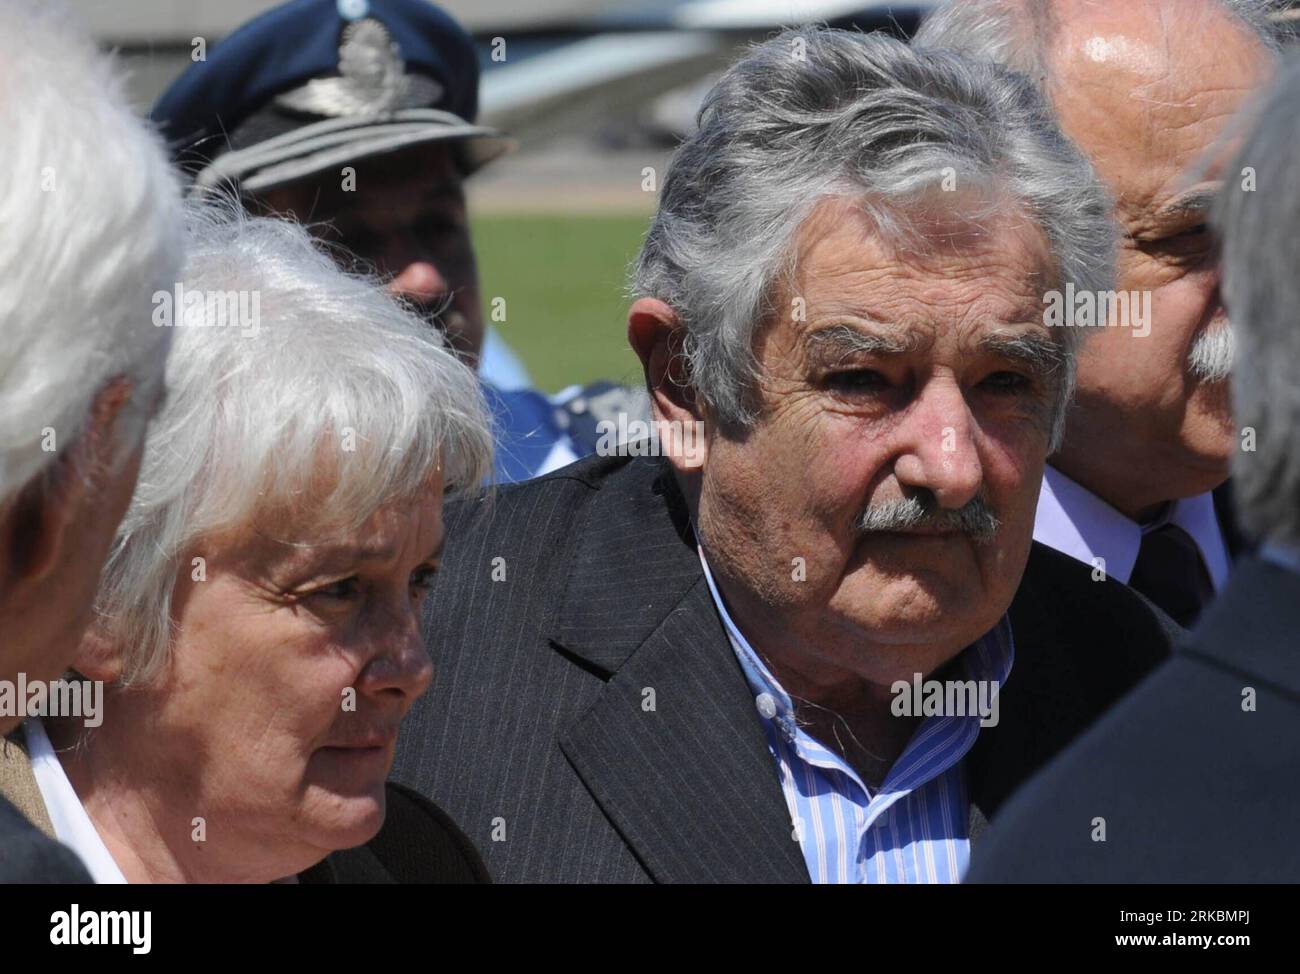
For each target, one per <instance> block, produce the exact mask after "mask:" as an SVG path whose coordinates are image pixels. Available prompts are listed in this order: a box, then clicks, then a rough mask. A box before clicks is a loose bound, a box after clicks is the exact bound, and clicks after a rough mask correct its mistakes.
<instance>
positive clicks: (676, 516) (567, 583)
mask: <svg viewBox="0 0 1300 974" xmlns="http://www.w3.org/2000/svg"><path fill="white" fill-rule="evenodd" d="M446 528H447V538H448V541H447V550H446V554H445V556H444V559H443V564H442V567H441V570H440V571H439V575H438V581H437V583H436V585H435V589H434V591H433V592H432V593H431V594H430V596H429V601H428V611H427V614H426V618H425V624H426V632H427V634H428V639H429V645H430V647H431V652H432V653H433V656H434V661H435V666H436V668H437V676H436V678H435V686H434V689H433V690H431V691H430V692H429V693H427V694H426V695H425V696H424V697H423V698H422V699H421V700H420V701H418V702H417V703H416V705H415V708H414V709H413V710H412V712H411V713H410V714H409V715H408V716H407V718H406V720H405V722H404V724H403V728H402V737H401V739H400V740H399V744H398V754H397V763H396V765H395V767H394V777H395V778H396V779H397V780H400V781H402V782H404V783H406V784H408V785H410V786H412V787H414V788H415V789H416V790H418V791H420V792H422V793H424V794H426V795H429V796H431V797H433V798H434V800H435V801H437V802H438V804H440V805H441V806H442V807H443V808H445V809H446V810H447V811H448V812H449V813H450V814H451V815H452V816H453V817H454V818H455V819H456V820H457V822H458V823H459V824H460V826H461V827H462V828H463V829H464V830H465V832H466V833H467V834H468V835H469V837H470V839H471V840H472V841H473V842H474V843H475V844H476V845H477V846H478V848H479V850H480V852H481V853H482V854H483V855H484V858H485V859H486V861H487V863H488V869H489V871H490V872H491V874H492V876H493V878H494V879H495V880H496V881H498V882H647V881H658V882H808V880H809V876H808V872H807V869H806V867H805V865H804V858H803V855H802V853H801V851H800V847H799V844H798V843H797V842H796V841H795V839H794V837H793V834H792V826H791V820H790V813H789V811H788V809H787V807H786V803H785V799H784V797H783V795H782V791H781V787H780V783H779V780H778V777H777V771H776V767H775V764H774V762H773V758H772V756H771V754H770V753H769V750H768V745H767V742H766V739H765V737H764V734H763V731H762V728H761V725H760V721H759V716H758V714H757V712H756V710H755V701H754V697H753V695H752V694H751V692H750V689H749V688H748V686H747V685H746V681H745V679H744V676H743V674H742V671H741V669H740V666H739V664H738V663H737V660H736V657H735V654H734V652H733V651H732V648H731V646H730V644H729V643H728V640H727V637H726V634H725V632H724V630H723V627H722V624H721V622H720V620H719V616H718V612H717V610H716V608H715V606H714V604H713V601H712V599H711V598H710V595H709V590H708V587H707V585H706V583H705V580H704V578H703V573H702V570H701V567H700V561H699V558H698V557H697V554H696V551H695V547H694V539H693V535H692V531H691V527H690V521H689V517H688V514H687V510H686V507H685V504H684V503H683V500H682V497H681V495H680V493H679V492H678V490H677V488H676V486H675V484H674V482H673V479H672V477H671V475H670V474H669V472H668V468H667V467H666V465H662V464H661V463H660V462H659V461H654V460H644V459H642V460H628V459H626V458H591V459H588V460H584V461H582V462H580V463H577V464H574V465H572V466H570V467H567V468H565V469H564V470H561V471H558V472H557V473H555V474H552V475H550V476H549V477H546V478H543V479H541V480H535V481H531V482H529V483H526V484H522V485H519V486H516V487H511V488H506V489H503V490H502V491H500V492H499V493H498V494H497V495H496V497H495V498H494V499H493V500H492V501H491V502H489V503H481V502H477V501H474V502H469V503H461V504H458V505H451V506H450V507H449V509H448V511H447V522H446ZM494 578H495V579H496V580H494ZM1017 603H1018V604H1017V606H1016V608H1015V609H1014V610H1013V612H1012V624H1013V627H1014V631H1015V639H1016V661H1015V666H1014V668H1013V669H1012V672H1011V677H1010V679H1009V680H1008V682H1007V684H1006V686H1005V687H1004V688H1003V690H1002V696H1001V700H1000V707H1001V713H1000V717H1001V720H1000V723H999V724H998V725H997V726H996V727H991V728H985V729H984V730H983V731H981V733H980V736H979V739H978V741H977V743H976V745H975V749H974V751H973V752H972V753H971V754H970V755H968V756H967V762H968V764H967V767H968V771H969V776H968V781H969V789H968V790H969V793H970V797H971V816H970V818H971V821H970V826H971V831H972V836H973V837H977V836H978V833H979V831H980V829H981V827H982V825H983V824H984V821H985V817H986V816H991V815H992V814H993V813H994V812H996V810H997V809H998V807H999V805H1000V804H1001V802H1002V800H1003V798H1004V797H1005V796H1006V795H1007V793H1008V792H1009V791H1010V790H1011V789H1012V788H1014V787H1015V786H1016V785H1018V784H1019V783H1020V782H1021V781H1022V780H1023V779H1024V778H1025V777H1026V776H1027V775H1028V774H1029V773H1030V772H1031V771H1032V770H1033V769H1034V768H1036V767H1038V766H1039V765H1040V764H1042V763H1043V762H1045V761H1046V760H1047V759H1048V758H1050V757H1051V756H1052V755H1053V754H1055V753H1056V752H1057V751H1058V750H1059V749H1060V748H1062V747H1063V746H1064V745H1065V744H1066V743H1067V742H1068V741H1069V740H1071V739H1072V738H1073V737H1074V736H1075V735H1076V734H1077V733H1078V732H1079V731H1080V730H1081V729H1082V728H1083V727H1084V726H1085V725H1086V724H1088V723H1089V722H1090V721H1091V720H1093V719H1094V718H1095V717H1096V715H1097V714H1098V713H1100V712H1101V711H1102V710H1103V709H1104V708H1105V707H1106V706H1107V705H1108V704H1109V703H1110V702H1111V701H1112V700H1114V699H1115V698H1117V697H1118V696H1119V695H1120V694H1121V693H1122V692H1123V691H1124V689H1126V688H1127V687H1129V686H1131V685H1132V684H1133V683H1135V682H1136V681H1137V680H1138V679H1139V678H1140V677H1141V675H1142V674H1143V673H1145V672H1146V671H1147V670H1148V669H1149V668H1150V667H1151V666H1153V665H1154V664H1155V662H1156V661H1157V660H1158V659H1159V658H1160V657H1161V656H1162V654H1164V653H1166V652H1167V651H1168V645H1169V632H1168V630H1166V629H1165V628H1163V627H1162V625H1161V622H1160V621H1158V620H1157V618H1156V616H1155V614H1153V613H1152V611H1151V610H1150V609H1149V608H1148V607H1147V605H1146V604H1145V603H1143V602H1142V601H1141V600H1140V599H1138V598H1137V596H1136V595H1134V594H1133V593H1132V592H1130V591H1129V590H1128V589H1127V588H1125V587H1124V586H1122V585H1119V584H1118V583H1115V582H1110V581H1103V582H1093V581H1091V577H1090V573H1089V570H1088V568H1087V566H1084V565H1081V564H1079V563H1078V562H1075V561H1073V560H1072V559H1069V558H1067V557H1065V556H1064V555H1058V554H1056V553H1055V552H1052V551H1050V550H1048V549H1045V548H1040V547H1039V546H1035V550H1034V553H1033V555H1032V557H1031V565H1030V571H1029V577H1028V578H1027V579H1026V582H1025V584H1024V585H1022V587H1021V596H1020V597H1018V600H1017Z"/></svg>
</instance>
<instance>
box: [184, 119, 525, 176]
mask: <svg viewBox="0 0 1300 974" xmlns="http://www.w3.org/2000/svg"><path fill="white" fill-rule="evenodd" d="M445 140H456V141H458V142H460V141H464V142H465V143H466V144H465V152H464V159H463V165H464V167H465V169H466V172H472V171H473V170H475V169H477V168H478V167H479V166H481V165H483V164H484V163H487V162H489V161H491V160H492V159H495V158H496V157H497V156H499V155H501V154H502V153H503V152H508V151H510V149H511V148H513V147H514V143H513V142H512V141H511V140H510V139H508V138H506V137H504V136H502V135H501V133H500V132H498V131H497V130H496V129H492V128H488V127H486V126H482V125H471V124H470V123H469V122H466V121H465V120H464V119H463V118H461V117H460V116H459V115H455V114H453V113H452V112H447V111H443V110H442V109H438V108H404V109H399V110H398V111H395V112H391V113H389V114H385V115H369V116H352V117H348V118H327V119H322V120H321V121H319V122H312V123H310V124H307V125H301V126H298V127H297V128H294V129H291V130H290V131H288V132H284V133H282V134H280V135H276V136H273V137H272V138H269V139H265V140H263V141H261V142H258V143H256V144H254V145H250V146H246V147H244V148H242V149H232V150H230V151H229V152H224V153H222V154H221V155H219V156H218V157H217V158H216V159H214V160H213V161H212V162H210V163H209V164H208V165H207V166H205V167H204V168H203V169H202V170H201V171H200V172H199V173H198V174H197V175H196V176H195V178H194V185H193V188H192V190H191V192H192V193H193V194H196V195H198V194H203V193H207V192H211V191H213V190H215V189H217V188H218V187H221V186H223V185H226V184H229V183H232V182H238V183H239V185H240V186H241V187H242V188H243V189H245V190H248V191H257V190H261V189H266V188H267V187H269V186H275V185H278V184H280V183H286V182H290V181H292V180H294V179H299V178H301V177H303V176H309V175H311V174H313V173H316V172H320V171H321V170H323V169H328V168H330V167H331V166H335V165H341V164H343V163H346V162H348V161H349V160H352V159H360V158H364V157H366V156H372V155H377V154H379V153H383V152H391V151H393V150H394V149H400V148H402V147H403V146H407V145H415V144H418V143H421V142H435V141H445Z"/></svg>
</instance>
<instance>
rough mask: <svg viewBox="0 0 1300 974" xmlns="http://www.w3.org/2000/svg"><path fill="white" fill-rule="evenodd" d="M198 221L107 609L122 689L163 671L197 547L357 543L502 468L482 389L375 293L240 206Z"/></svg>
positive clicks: (103, 615) (403, 311)
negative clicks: (358, 537)
mask: <svg viewBox="0 0 1300 974" xmlns="http://www.w3.org/2000/svg"><path fill="white" fill-rule="evenodd" d="M188 217H189V219H188V224H189V227H188V228H189V241H188V248H189V261H188V264H187V266H186V268H185V271H184V273H183V275H182V283H181V286H182V288H183V291H182V292H181V295H180V297H181V301H180V304H179V305H178V306H174V307H172V308H171V309H170V310H171V311H172V312H173V314H174V315H175V317H174V325H173V326H172V327H174V330H175V340H174V343H173V347H172V354H171V357H170V359H169V361H168V365H167V386H168V399H167V402H166V404H165V405H164V406H163V408H162V409H161V411H160V412H159V415H158V416H157V417H156V418H155V419H154V421H153V422H152V424H151V425H150V428H149V435H148V438H147V440H146V443H145V453H144V461H143V466H142V468H141V471H140V479H139V483H138V485H137V487H136V491H135V495H134V496H133V498H132V500H131V506H130V509H129V510H128V512H127V514H126V517H125V518H124V519H123V521H122V525H121V527H120V528H119V530H118V533H117V537H116V539H115V540H114V543H113V547H112V550H111V553H110V556H109V560H108V563H107V565H106V566H105V569H104V576H103V578H102V580H101V584H100V590H99V595H98V599H97V604H96V609H97V613H98V616H99V619H100V632H101V633H103V634H104V635H105V636H107V638H109V639H110V640H111V642H112V643H113V644H114V645H116V646H117V647H119V648H120V649H121V650H122V651H123V652H124V653H126V654H127V658H126V660H125V665H124V672H123V682H142V681H146V680H148V679H149V678H150V677H151V676H152V675H153V674H154V673H156V672H157V668H158V667H159V665H160V664H161V663H162V661H163V660H164V659H165V656H166V653H167V649H168V646H169V644H170V641H171V637H172V625H171V596H172V589H173V585H174V583H175V581H176V579H177V572H178V571H179V570H182V569H184V570H188V567H189V566H188V565H182V564H181V560H182V559H183V558H185V557H187V554H188V553H189V552H191V551H193V550H194V547H195V545H196V543H198V542H200V541H201V540H202V539H203V538H205V537H210V536H212V535H213V534H215V533H218V532H221V531H224V530H227V529H231V528H237V527H240V526H243V525H248V524H252V523H258V524H259V529H262V527H263V525H262V524H261V523H260V522H261V521H262V520H266V521H268V522H269V521H271V520H273V519H275V518H279V517H283V516H284V515H285V514H286V513H292V514H293V515H295V516H297V515H301V514H309V516H310V521H311V524H312V530H313V532H316V531H319V532H321V533H322V535H323V534H324V533H326V532H329V531H331V530H336V529H337V530H341V531H346V530H350V529H355V528H356V527H357V526H359V525H360V524H361V523H362V522H364V521H365V520H366V519H367V518H369V517H370V516H371V515H372V514H374V513H375V512H376V511H377V510H379V509H380V508H381V507H383V506H385V505H387V504H389V503H394V502H401V501H406V500H411V499H414V498H415V497H417V496H418V495H419V494H420V493H421V492H423V491H425V490H428V489H429V482H430V479H431V478H432V476H433V475H434V474H435V473H436V472H438V471H441V473H442V477H443V484H444V487H445V488H448V489H451V488H458V487H477V486H478V484H479V483H480V482H481V481H482V480H483V478H484V477H485V476H486V474H487V472H488V470H489V468H490V464H491V456H492V437H491V433H490V428H489V425H488V419H487V412H486V407H485V404H484V401H483V395H482V392H481V390H480V387H479V384H478V379H477V377H476V376H475V375H474V373H473V371H472V370H471V369H469V368H468V367H467V366H466V365H464V364H462V363H461V362H460V361H459V360H458V359H456V358H455V356H454V355H452V353H451V352H449V351H448V350H447V348H446V346H445V343H444V341H443V339H442V337H441V335H440V334H439V333H438V332H437V330H435V329H434V328H432V327H430V326H429V325H428V324H427V323H426V322H424V321H423V320H422V319H421V318H419V317H418V316H417V315H415V314H414V313H413V312H411V311H410V310H408V309H407V308H405V307H404V306H403V305H401V304H400V303H399V302H398V301H397V300H396V299H394V298H393V297H391V296H390V295H389V294H388V293H387V291H385V290H384V288H383V287H382V286H381V284H380V283H379V282H378V281H376V280H373V279H371V278H368V277H364V276H360V275H354V274H349V273H346V272H344V271H342V270H340V269H339V268H338V267H337V266H336V264H335V263H334V261H333V260H331V258H330V256H329V254H327V253H326V252H324V251H323V250H322V249H321V247H320V245H319V244H318V243H317V242H315V241H314V240H313V238H312V237H311V236H310V235H309V233H308V232H307V230H306V229H304V228H303V227H302V226H301V225H299V224H297V223H293V222H290V221H288V220H280V219H270V218H262V217H251V216H247V215H245V214H244V213H243V212H242V211H241V210H240V209H239V207H238V205H237V204H235V203H232V202H229V201H226V202H223V203H215V204H214V203H195V204H190V206H189V209H188ZM160 317H162V318H166V317H167V316H166V315H160ZM286 540H288V539H286ZM292 540H294V541H300V540H303V539H298V538H294V539H292Z"/></svg>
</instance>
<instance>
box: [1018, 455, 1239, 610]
mask: <svg viewBox="0 0 1300 974" xmlns="http://www.w3.org/2000/svg"><path fill="white" fill-rule="evenodd" d="M1162 524H1176V525H1178V526H1179V527H1180V528H1182V529H1183V530H1184V531H1186V532H1187V533H1188V534H1189V535H1190V536H1191V538H1192V540H1193V541H1195V542H1196V547H1197V548H1198V549H1199V550H1200V552H1201V558H1202V559H1203V560H1204V561H1205V567H1206V569H1207V570H1208V571H1209V573H1210V580H1211V581H1212V582H1213V583H1214V588H1215V590H1216V591H1218V590H1219V589H1221V588H1223V586H1224V584H1225V583H1226V582H1227V580H1228V567H1229V562H1228V548H1227V544H1226V543H1225V542H1224V540H1223V530H1222V528H1221V527H1220V525H1219V519H1218V515H1217V514H1216V513H1215V510H1214V496H1213V494H1211V493H1209V492H1206V493H1204V494H1197V495H1196V496H1195V497H1185V498H1182V499H1180V500H1177V501H1175V502H1174V504H1173V505H1172V507H1171V508H1170V510H1169V511H1168V513H1167V514H1166V515H1165V517H1163V518H1161V519H1160V520H1159V521H1157V522H1155V523H1153V524H1150V525H1147V527H1146V529H1145V530H1153V529H1154V528H1156V527H1159V526H1160V525H1162ZM1143 531H1144V529H1143V527H1142V525H1140V524H1138V523H1137V522H1136V521H1134V520H1132V519H1131V518H1129V517H1126V516H1125V515H1123V514H1121V513H1120V512H1119V511H1117V510H1116V509H1115V508H1113V507H1111V506H1110V505H1109V504H1107V503H1106V502H1105V501H1104V500H1102V499H1101V498H1100V497H1098V496H1097V495H1096V494H1094V493H1092V491H1090V490H1088V489H1087V488H1086V487H1082V486H1080V485H1079V484H1077V483H1075V482H1074V481H1073V480H1071V479H1070V478H1069V477H1067V476H1066V475H1065V474H1063V473H1061V472H1060V471H1059V470H1057V469H1056V468H1055V467H1051V466H1048V467H1046V468H1044V470H1043V485H1042V489H1041V490H1040V491H1039V494H1038V511H1037V513H1036V514H1035V515H1034V540H1035V541H1038V542H1040V543H1042V544H1045V545H1047V546H1048V547H1050V548H1055V549H1056V550H1057V551H1059V552H1061V553H1062V554H1066V555H1069V556H1070V557H1071V558H1074V559H1076V560H1078V561H1081V562H1083V563H1084V564H1088V565H1091V564H1094V563H1095V562H1094V559H1096V558H1103V559H1105V570H1106V574H1107V575H1108V576H1109V577H1111V578H1114V579H1116V580H1118V581H1120V582H1123V583H1124V584H1125V585H1127V584H1128V580H1129V578H1131V577H1132V575H1133V566H1134V565H1135V564H1136V563H1137V557H1138V548H1139V547H1140V546H1141V544H1142V534H1143Z"/></svg>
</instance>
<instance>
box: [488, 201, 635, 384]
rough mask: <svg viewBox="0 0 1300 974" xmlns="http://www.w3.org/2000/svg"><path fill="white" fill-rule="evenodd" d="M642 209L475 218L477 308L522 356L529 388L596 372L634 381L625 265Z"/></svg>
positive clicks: (571, 381)
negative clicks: (500, 301) (499, 316)
mask: <svg viewBox="0 0 1300 974" xmlns="http://www.w3.org/2000/svg"><path fill="white" fill-rule="evenodd" d="M648 224H649V217H648V216H645V215H642V214H636V215H630V214H618V215H587V214H509V213H490V214H482V215H478V216H475V217H474V218H473V233H474V246H475V249H476V251H477V252H478V265H479V283H480V285H481V289H482V294H483V309H484V314H485V315H486V316H487V317H488V320H489V321H491V315H492V299H493V298H495V297H503V298H505V299H506V306H505V314H506V320H505V321H497V322H492V324H493V325H494V327H496V328H497V329H498V331H499V332H500V333H501V336H502V337H503V338H504V339H505V340H506V342H507V343H508V344H509V345H510V347H511V348H512V349H514V351H515V353H516V354H517V355H519V357H520V358H522V359H523V361H524V364H525V365H526V366H527V368H528V371H529V373H530V375H531V376H532V378H533V384H534V387H535V388H538V389H541V390H543V391H545V392H557V391H559V390H560V389H563V388H564V387H565V386H568V385H572V384H574V383H585V382H591V381H593V380H596V379H612V380H614V381H618V382H632V383H635V384H640V382H641V372H640V364H639V363H638V362H637V360H636V356H635V355H633V354H632V350H631V349H630V348H628V344H627V305H628V302H627V299H626V297H625V296H624V294H625V290H624V289H625V287H626V281H627V270H628V266H629V265H630V263H631V261H632V259H633V258H634V257H635V256H636V254H637V251H638V250H639V249H640V246H641V238H642V236H643V235H644V234H645V230H646V227H647V226H648Z"/></svg>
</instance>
